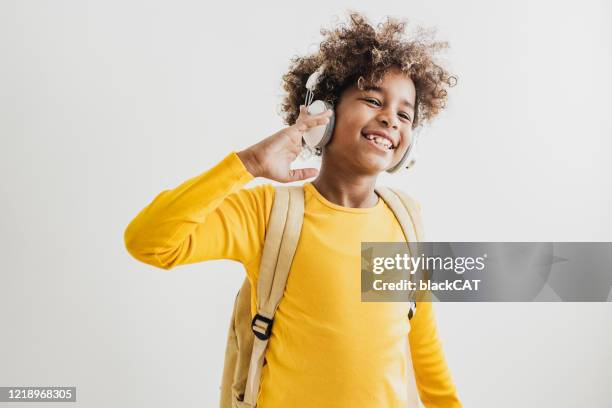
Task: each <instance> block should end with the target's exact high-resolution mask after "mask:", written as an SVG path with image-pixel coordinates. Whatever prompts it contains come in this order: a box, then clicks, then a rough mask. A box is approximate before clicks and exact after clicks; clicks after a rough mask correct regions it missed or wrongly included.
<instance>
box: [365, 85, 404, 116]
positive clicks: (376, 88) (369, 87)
mask: <svg viewBox="0 0 612 408" xmlns="http://www.w3.org/2000/svg"><path fill="white" fill-rule="evenodd" d="M363 90H364V91H375V92H378V93H381V94H384V93H385V90H384V89H383V88H381V87H379V86H373V85H366V86H365V88H364V89H363ZM401 102H402V103H403V104H404V105H406V106H408V107H409V108H411V109H412V110H413V111H414V106H413V105H412V104H411V103H410V102H408V99H402V101H401Z"/></svg>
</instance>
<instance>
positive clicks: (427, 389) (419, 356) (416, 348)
mask: <svg viewBox="0 0 612 408" xmlns="http://www.w3.org/2000/svg"><path fill="white" fill-rule="evenodd" d="M410 326H411V328H410V332H409V334H408V339H409V342H410V355H411V357H412V363H413V366H414V373H415V377H416V383H417V388H418V390H419V396H420V397H421V401H422V402H423V404H424V405H425V406H426V407H427V408H460V407H461V402H460V401H459V398H458V397H457V391H456V389H455V385H454V384H453V381H452V378H451V374H450V372H449V370H448V367H447V365H446V360H445V358H444V351H443V350H442V344H441V343H440V340H439V339H438V331H437V328H436V320H435V315H434V312H433V307H432V304H431V302H418V303H417V308H416V313H415V315H414V317H413V318H412V320H411V321H410Z"/></svg>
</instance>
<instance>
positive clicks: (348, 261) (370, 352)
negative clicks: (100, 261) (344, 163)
mask: <svg viewBox="0 0 612 408" xmlns="http://www.w3.org/2000/svg"><path fill="white" fill-rule="evenodd" d="M252 179H253V176H252V175H251V174H250V173H249V172H248V171H247V169H246V168H245V166H244V164H243V163H242V161H241V160H240V158H239V157H238V156H237V154H236V153H235V152H232V153H230V154H228V155H227V156H226V157H225V158H224V159H223V160H222V161H221V162H219V163H218V164H217V165H215V166H214V167H212V168H211V169H209V170H207V171H206V172H204V173H202V174H200V175H199V176H196V177H194V178H191V179H189V180H187V181H185V182H184V183H182V184H181V185H179V186H178V187H176V188H174V189H172V190H166V191H163V192H162V193H160V194H159V195H158V196H157V197H155V199H154V200H153V201H152V202H151V203H150V204H149V205H148V206H147V207H145V208H144V209H143V210H142V211H141V212H140V213H139V214H138V215H137V216H136V218H134V220H132V222H131V223H130V224H129V226H128V227H127V229H126V231H125V237H124V238H125V244H126V247H127V249H128V251H129V252H130V253H131V254H132V256H134V257H135V258H136V259H138V260H140V261H142V262H145V263H147V264H150V265H153V266H156V267H159V268H163V269H171V268H173V267H175V266H178V265H183V264H191V263H195V262H201V261H205V260H212V259H232V260H235V261H239V262H241V263H242V264H243V265H244V267H245V270H246V273H247V276H248V278H249V280H250V282H251V285H252V287H253V288H256V286H257V285H256V282H257V276H258V272H259V261H260V259H261V250H262V247H263V243H264V237H265V228H266V225H267V223H268V219H269V215H270V211H271V208H272V202H273V199H274V188H273V186H272V185H270V184H266V185H260V186H257V187H254V188H249V189H247V188H242V187H243V186H244V185H245V184H246V183H248V182H249V181H250V180H252ZM304 189H305V209H304V223H303V226H302V232H301V236H300V240H299V243H298V247H297V250H296V253H295V257H294V260H293V264H292V267H291V273H290V275H289V278H288V281H287V286H286V289H285V295H284V297H283V299H282V300H281V303H280V304H279V307H278V310H277V313H276V316H275V321H274V330H273V333H272V336H271V338H270V341H269V344H268V349H267V351H266V360H267V364H266V365H265V366H264V368H263V372H262V380H261V389H260V394H259V398H258V407H261V408H286V407H308V408H310V407H318V408H327V407H329V408H332V407H338V408H340V407H342V408H344V407H351V408H357V407H367V408H374V407H376V408H378V407H405V406H406V400H407V389H408V388H407V376H408V375H409V373H408V369H409V366H407V364H406V361H407V355H406V353H407V352H408V350H410V354H411V357H412V361H413V366H414V375H415V378H416V383H417V387H418V391H419V395H420V398H421V401H422V402H423V404H424V405H425V406H426V407H427V408H434V407H444V408H449V407H450V408H454V407H460V406H461V404H460V402H459V400H458V398H457V395H456V391H455V387H454V385H453V382H452V380H451V376H450V373H449V371H448V369H447V366H446V362H445V359H444V354H443V351H442V347H441V344H440V342H439V340H438V336H437V332H436V324H435V318H434V314H433V310H432V306H431V303H428V302H423V303H419V304H418V305H417V313H416V315H415V316H414V317H413V319H412V320H410V321H409V320H408V317H407V314H408V304H407V303H402V302H389V303H384V302H373V303H366V302H361V299H360V285H361V280H360V279H361V278H360V270H361V266H360V257H361V253H360V244H361V242H362V241H364V242H365V241H368V242H375V241H380V242H389V241H402V240H403V239H404V237H403V234H402V230H401V228H400V226H399V224H398V223H397V221H396V219H395V216H394V215H393V213H392V212H391V210H390V209H389V208H388V207H387V205H386V204H385V203H384V202H383V201H382V199H379V201H378V203H377V205H376V206H374V207H370V208H347V207H342V206H340V205H337V204H334V203H332V202H330V201H328V200H326V199H325V197H323V196H322V195H321V194H320V193H319V192H318V191H317V190H316V189H315V188H314V186H313V185H312V184H311V183H308V182H307V183H305V184H304ZM251 309H252V311H253V313H254V310H255V304H254V303H252V305H251ZM407 341H409V347H407V343H406V342H407Z"/></svg>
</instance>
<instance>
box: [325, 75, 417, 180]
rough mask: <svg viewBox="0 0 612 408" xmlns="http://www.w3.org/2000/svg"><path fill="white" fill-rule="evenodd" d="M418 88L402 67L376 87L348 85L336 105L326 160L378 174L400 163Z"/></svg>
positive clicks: (348, 168) (343, 166)
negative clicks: (332, 131)
mask: <svg viewBox="0 0 612 408" xmlns="http://www.w3.org/2000/svg"><path fill="white" fill-rule="evenodd" d="M415 100H416V89H415V86H414V83H413V82H412V80H411V79H410V77H409V76H407V75H406V74H403V73H402V72H401V71H400V70H399V69H393V70H390V71H388V72H387V73H386V74H385V76H384V77H383V80H382V81H381V83H380V84H379V85H377V86H376V87H368V86H366V87H365V89H364V90H363V91H362V90H360V89H359V88H358V87H357V85H356V84H354V85H352V86H350V87H348V88H347V89H346V90H345V91H344V92H343V93H342V95H340V98H339V100H338V103H337V105H336V107H335V126H334V134H333V136H332V140H331V142H330V143H329V144H328V145H327V146H325V148H324V150H323V159H324V160H333V161H334V163H336V164H338V165H340V163H341V165H340V167H342V168H345V169H347V170H350V171H353V172H357V173H360V174H376V173H380V172H382V171H385V170H387V169H389V168H391V167H393V166H394V165H395V164H397V163H398V162H399V161H400V159H401V158H402V156H403V155H404V153H405V152H406V151H407V150H408V147H409V145H410V142H411V135H412V124H413V120H414V115H415V111H414V106H415Z"/></svg>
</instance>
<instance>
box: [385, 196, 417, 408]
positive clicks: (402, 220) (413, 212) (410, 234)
mask: <svg viewBox="0 0 612 408" xmlns="http://www.w3.org/2000/svg"><path fill="white" fill-rule="evenodd" d="M375 191H376V192H377V193H378V195H380V196H381V198H382V199H383V200H384V201H385V203H386V204H387V205H388V206H389V208H390V209H391V211H393V214H395V218H397V220H398V222H399V224H400V226H401V227H402V231H403V232H404V237H405V238H406V243H407V246H408V250H409V251H410V253H411V254H413V251H414V248H413V247H414V245H413V246H412V247H411V245H410V243H414V242H418V241H423V240H424V239H425V237H424V234H423V224H422V221H421V214H420V212H419V210H418V208H417V205H416V202H415V201H414V200H413V199H412V198H410V197H409V196H408V195H407V194H405V193H404V192H402V191H401V190H398V189H391V188H389V187H376V188H375ZM411 303H412V305H414V309H413V307H411V308H410V310H409V312H408V319H411V318H412V315H413V314H414V311H415V310H416V303H415V302H411ZM406 346H407V350H406V356H407V360H408V365H409V366H410V367H412V356H411V351H410V345H409V343H408V342H406ZM407 392H408V401H407V405H406V406H407V407H411V408H418V407H420V406H421V404H420V403H419V392H418V386H417V383H416V378H415V376H414V371H413V372H412V375H409V376H408V384H407Z"/></svg>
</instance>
